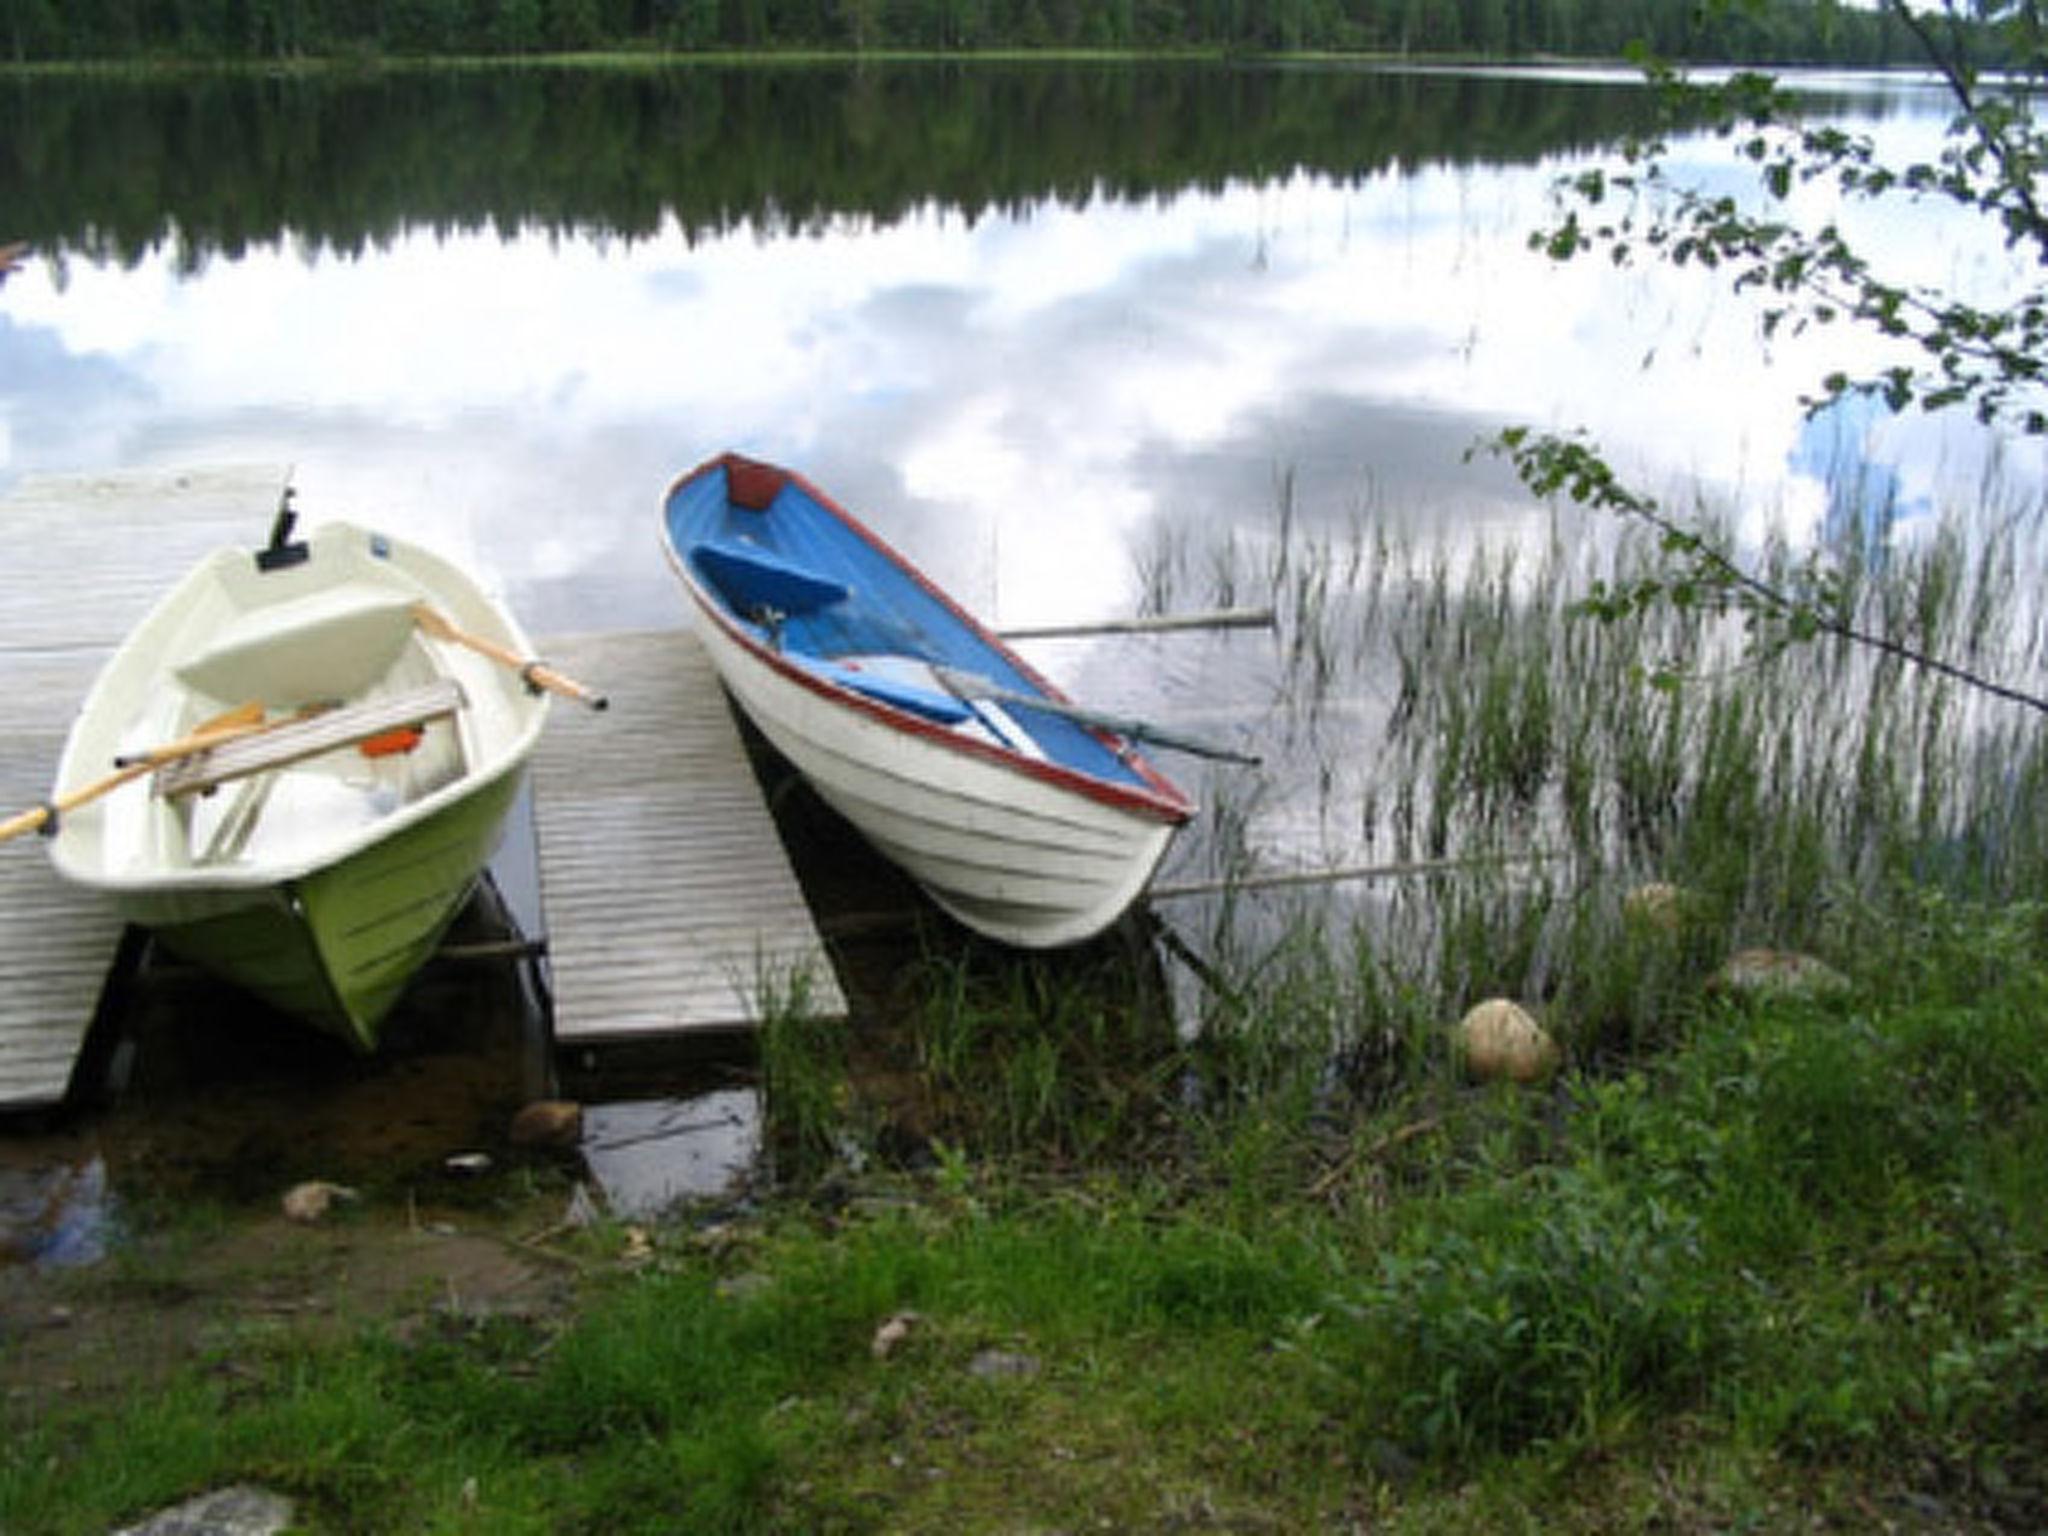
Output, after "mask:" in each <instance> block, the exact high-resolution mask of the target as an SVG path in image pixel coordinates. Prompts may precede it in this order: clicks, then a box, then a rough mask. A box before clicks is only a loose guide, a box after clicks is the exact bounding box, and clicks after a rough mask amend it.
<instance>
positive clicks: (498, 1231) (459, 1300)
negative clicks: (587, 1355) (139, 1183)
mask: <svg viewBox="0 0 2048 1536" xmlns="http://www.w3.org/2000/svg"><path fill="white" fill-rule="evenodd" d="M539 1221H540V1217H539V1214H538V1212H537V1211H536V1212H530V1213H521V1214H520V1215H519V1216H517V1217H514V1218H509V1219H504V1220H500V1221H498V1222H495V1223H490V1224H479V1222H478V1221H477V1219H476V1218H475V1217H474V1216H473V1215H472V1214H469V1213H440V1214H430V1213H423V1212H420V1211H417V1210H410V1211H392V1210H384V1209H376V1208H369V1209H361V1208H356V1207H345V1208H341V1209H339V1210H338V1212H337V1214H336V1215H334V1216H333V1217H331V1218H330V1219H329V1220H328V1221H327V1222H325V1223H322V1224H320V1225H317V1226H308V1225H305V1224H302V1223H298V1222H292V1221H288V1220H286V1219H285V1218H284V1217H283V1216H282V1215H277V1216H264V1217H257V1218H252V1219H248V1220H241V1221H236V1222H233V1223H230V1224H228V1225H226V1226H224V1227H223V1228H222V1229H221V1230H219V1231H214V1232H206V1233H198V1232H193V1231H179V1232H176V1233H166V1234H160V1235H157V1236H152V1237H145V1238H142V1239H139V1240H136V1241H133V1242H130V1243H124V1244H123V1245H121V1246H120V1247H119V1248H118V1249H117V1250H116V1251H114V1252H113V1253H112V1254H110V1255H109V1256H108V1257H107V1258H106V1259H105V1260H103V1261H101V1262H100V1263H98V1264H95V1265H92V1266H90V1267H85V1268H71V1269H52V1268H36V1267H32V1266H14V1267H10V1268H7V1269H0V1349H4V1351H5V1355H6V1359H7V1378H8V1380H7V1394H6V1401H7V1408H8V1414H9V1416H10V1417H13V1416H17V1415H20V1414H23V1413H24V1412H25V1413H28V1414H31V1415H33V1414H35V1413H37V1412H39V1411H42V1410H44V1409H46V1408H48V1407H52V1406H56V1405H58V1404H61V1403H65V1402H72V1403H81V1402H90V1401H93V1400H96V1399H101V1398H111V1397H117V1396H120V1397H126V1396H130V1395H132V1394H134V1393H135V1392H137V1391H138V1390H141V1389H144V1388H146V1387H147V1386H148V1385H149V1384H150V1383H152V1382H159V1381H162V1380H164V1379H165V1378H166V1377H167V1376H169V1375H170V1374H171V1373H172V1372H173V1371H175V1370H178V1369H180V1368H183V1367H185V1366H189V1365H193V1364H196V1363H205V1364H209V1365H212V1366H215V1367H217V1368H219V1369H222V1370H226V1371H233V1370H234V1369H235V1363H236V1359H237V1357H238V1355H240V1354H241V1353H243V1352H247V1351H252V1350H256V1349H259V1348H266V1347H270V1346H274V1345H276V1344H278V1343H280V1342H291V1341H294V1340H306V1341H317V1340H321V1339H328V1338H337V1337H347V1336H349V1335H352V1334H354V1333H357V1332H360V1331H361V1330H363V1329H365V1328H375V1329H381V1330H386V1331H389V1332H392V1333H394V1334H396V1335H398V1336H400V1337H404V1336H406V1335H407V1334H408V1333H410V1332H412V1331H414V1330H416V1329H418V1328H420V1327H423V1326H427V1325H432V1324H438V1323H445V1322H447V1321H449V1320H451V1319H452V1320H458V1321H464V1322H473V1321H478V1320H483V1319H488V1318H500V1317H513V1318H519V1319H523V1320H526V1321H530V1322H534V1323H538V1324H542V1325H547V1324H551V1323H554V1322H557V1321H560V1320H562V1319H564V1318H566V1317H567V1316H568V1314H569V1312H570V1309H571V1308H572V1306H573V1305H574V1302H575V1297H576V1288H577V1271H576V1268H575V1266H574V1265H573V1264H572V1263H571V1262H570V1261H569V1260H568V1259H566V1258H564V1257H562V1256H561V1255H559V1254H557V1253H554V1252H551V1251H550V1250H549V1249H548V1248H547V1247H546V1246H545V1245H544V1243H542V1242H540V1241H533V1240H530V1237H529V1236H528V1234H535V1233H540V1232H542V1231H543V1230H544V1228H543V1227H542V1226H541V1225H540V1224H539Z"/></svg>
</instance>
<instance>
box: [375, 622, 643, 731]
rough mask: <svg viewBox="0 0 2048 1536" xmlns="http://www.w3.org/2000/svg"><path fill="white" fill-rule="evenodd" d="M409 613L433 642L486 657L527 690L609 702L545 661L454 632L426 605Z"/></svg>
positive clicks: (596, 705) (595, 704)
mask: <svg viewBox="0 0 2048 1536" xmlns="http://www.w3.org/2000/svg"><path fill="white" fill-rule="evenodd" d="M412 614H413V618H414V619H415V620H416V621H417V622H418V624H419V626H420V628H421V629H424V630H425V631H426V632H427V633H428V634H430V635H432V636H433V637H434V638H435V639H436V640H446V641H449V642H451V643H452V644H455V645H461V646H467V647H468V648H469V649H470V650H472V651H475V652H476V653H477V654H478V655H479V656H488V657H489V658H490V659H491V660H492V661H495V662H497V663H498V664H499V665H500V666H505V667H510V668H511V669H512V670H513V671H514V672H517V673H518V674H519V676H520V678H521V679H522V680H523V681H524V682H525V683H526V686H527V687H529V688H532V689H535V690H536V691H537V690H539V689H542V688H545V689H547V690H548V691H549V692H550V693H559V694H561V695H562V696H563V697H564V698H570V699H575V700H577V701H578V702H580V703H584V704H588V705H589V706H590V707H591V708H592V709H604V708H606V707H607V706H608V705H609V704H610V703H611V700H609V699H607V698H606V697H605V696H604V695H603V694H601V693H595V692H593V691H592V690H590V689H588V688H586V687H584V686H583V684H581V683H579V682H577V681H576V680H575V679H574V678H571V677H564V676H563V675H562V674H561V673H560V672H557V671H556V670H555V669H554V668H553V667H550V666H548V665H547V664H546V663H545V662H540V661H536V660H534V659H533V658H532V657H529V656H521V655H519V654H518V653H517V652H515V651H511V650H508V649H506V648H505V647H504V646H502V645H500V644H498V642H497V641H495V640H487V639H485V638H484V637H483V636H482V635H473V634H471V633H470V632H469V631H468V630H466V629H458V628H457V627H456V625H455V623H454V621H453V620H451V619H450V618H449V617H448V616H447V615H446V614H444V613H442V612H441V611H440V610H439V609H438V608H435V607H433V606H432V605H431V604H429V603H414V604H413V608H412Z"/></svg>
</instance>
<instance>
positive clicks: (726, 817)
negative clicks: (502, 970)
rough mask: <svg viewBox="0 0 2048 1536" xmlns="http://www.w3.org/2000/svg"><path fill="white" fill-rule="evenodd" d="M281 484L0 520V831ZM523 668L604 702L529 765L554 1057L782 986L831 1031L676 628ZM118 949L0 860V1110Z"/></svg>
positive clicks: (54, 509)
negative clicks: (105, 666)
mask: <svg viewBox="0 0 2048 1536" xmlns="http://www.w3.org/2000/svg"><path fill="white" fill-rule="evenodd" d="M284 480H285V471H284V469H283V468H282V467H281V466H280V467H274V468H273V467H271V466H251V467H248V468H232V469H218V470H195V471H188V472H157V473H132V474H119V475H102V476H66V477H61V478H57V477H53V478H50V479H47V480H27V481H24V482H22V483H21V484H19V485H17V486H15V487H14V488H12V489H11V490H10V491H9V492H8V493H7V494H6V495H5V496H4V497H0V527H4V528H5V529H6V530H7V534H8V542H9V547H10V549H11V551H12V552H13V553H12V554H11V555H10V557H9V559H8V561H7V562H6V564H5V566H4V567H0V677H4V678H5V680H6V684H7V689H8V695H9V711H8V729H7V730H6V731H5V732H0V816H4V815H8V814H11V813H13V812H14V811H17V810H23V809H26V808H28V807H29V806H32V805H35V804H36V803H38V802H39V801H41V800H42V799H43V797H44V796H45V795H47V794H48V793H49V789H50V781H51V779H52V777H53V776H54V774H55V772H56V766H57V759H58V757H59V755H60V754H61V752H62V749H63V743H64V737H65V735H66V733H67V732H68V731H69V730H70V726H71V721H72V718H73V716H74V714H75V712H76V710H77V708H78V705H79V703H80V702H81V700H82V699H83V696H84V693H85V690H86V688H87V686H88V685H89V684H90V682H91V680H92V678H93V675H94V674H95V673H96V672H97V671H98V669H99V666H100V664H101V663H102V662H103V661H104V660H105V658H106V657H107V656H108V655H109V654H111V652H112V651H113V649H114V647H115V646H116V645H117V644H118V643H119V641H120V640H121V638H122V637H123V636H124V635H125V634H126V633H127V632H128V630H129V629H130V628H131V627H133V625H134V624H135V623H136V622H137V621H138V620H139V619H140V618H141V617H142V615H143V614H144V613H145V612H146V611H147V610H148V608H149V606H150V605H151V604H152V603H154V602H155V601H156V599H157V598H158V597H159V596H161V595H162V593H163V592H164V591H165V590H166V589H167V588H168V587H169V586H170V584H171V583H172V582H173V581H174V580H176V578H177V577H178V576H180V575H182V574H183V573H184V572H185V570H186V569H188V568H189V567H190V566H191V565H192V563H193V562H194V561H196V560H198V559H200V558H201V557H202V556H203V555H205V554H206V553H207V552H209V551H210V550H213V549H215V548H217V547H219V546H220V545H222V544H227V543H238V544H243V545H246V546H249V547H251V548H253V547H255V546H257V545H259V544H261V543H262V542H263V539H264V538H265V536H266V535H267V534H268V532H269V527H270V518H271V516H272V514H273V513H274V511H275V509H276V505H277V497H278V491H279V488H280V487H281V486H282V485H283V484H284ZM321 520H322V519H321V517H320V516H319V515H318V514H316V513H314V512H312V511H310V510H309V511H308V513H307V516H306V520H305V521H306V524H307V525H308V526H310V525H312V524H314V523H317V522H319V521H321ZM680 618H681V611H680V605H679V607H678V620H679V621H680ZM543 649H544V651H546V653H547V655H548V658H549V659H550V660H552V661H554V662H556V663H557V664H558V665H560V666H561V667H562V668H563V670H565V671H567V672H570V673H571V674H572V675H575V676H578V677H580V678H583V679H585V680H587V681H589V682H591V683H593V684H594V685H596V686H599V687H601V688H603V689H605V690H606V691H607V692H609V693H610V695H611V697H612V700H613V706H612V708H611V710H610V711H608V712H607V713H604V714H601V715H594V714H591V713H590V712H589V711H587V710H583V709H581V708H579V707H578V706H576V705H574V704H571V703H569V702H567V701H561V702H559V703H558V705H557V707H556V709H555V711H554V715H553V718H552V720H551V721H550V724H549V730H548V732H547V733H546V736H545V738H544V744H543V747H542V751H541V754H540V756H539V758H538V760H537V761H536V764H535V773H534V782H535V793H534V803H535V816H536V819H537V822H538V830H537V842H538V846H539V852H540V886H541V899H542V902H543V908H542V910H543V912H544V915H545V923H546V927H547V930H548V931H547V933H546V939H547V943H548V953H549V961H550V970H551V981H552V988H551V990H552V995H553V999H554V1007H555V1020H556V1028H557V1032H558V1037H559V1040H560V1042H561V1043H562V1044H564V1045H576V1044H584V1043H589V1044H599V1043H605V1042H615V1041H645V1040H650V1039H654V1038H659V1037H663V1036H665V1035H670V1034H674V1033H676V1032H683V1033H685V1034H692V1033H694V1034H698V1035H702V1034H704V1033H707V1032H711V1033H725V1032H744V1031H746V1030H749V1029H751V1028H753V1027H754V1026H756V1025H757V1024H758V1023H759V1021H760V1018H761V1010H762V1009H763V1007H764V1006H766V1005H767V1004H768V1003H769V1002H771V1001H773V1000H774V998H775V997H777V996H781V995H786V989H787V988H788V987H789V986H790V985H791V978H793V977H794V976H797V975H799V974H801V975H803V976H805V977H807V978H808V986H809V993H808V999H807V1001H808V1005H809V1006H810V1007H811V1008H812V1009H813V1010H814V1011H816V1012H818V1013H821V1014H824V1015H826V1016H833V1017H837V1016H843V1015H844V1014H845V1011H846V1005H845V1001H844V998H843V996H842V994H841V992H840V990H839V986H838V982H837V980H836V978H835V977H834V975H833V972H832V967H831V965H830V963H829V961H828V960H827V958H826V956H825V953H824V946H823V943H822V941H821V940H820V939H819V937H818V934H817V930H816V927H815V925H814V924H813V922H812V920H811V917H810V913H809V909H808V908H807V907H806V906H805V905H804V901H803V897H802V894H801V892H800V890H799V888H798V886H797V884H796V878H795V875H794V874H793V872H792V871H791V869H790V867H789V862H788V858H787V855H786V854H785V853H784V851H783V848H782V844H781V841H780V839H779V838H778V836H777V834H776V832H775V828H774V824H773V822H772V820H771V818H770V817H769V814H768V810H767V807H766V805H765V804H763V802H762V799H761V794H760V790H759V787H758V785H757V784H756V782H755V779H754V776H753V772H752V770H751V768H750V767H749V766H748V764H747V761H746V753H745V749H744V747H743V746H742V745H741V742H740V739H739V734H738V731H737V728H736V727H735V725H734V723H733V720H732V717H731V713H730V711H729V709H728V708H727V706H726V703H725V697H724V694H723V692H722V691H721V690H720V688H719V686H718V683H717V680H716V678H715V676H714V675H713V673H712V671H711V667H710V663H709V660H708V659H707V658H706V657H705V655H704V653H703V649H702V647H701V646H699V645H698V644H697V642H696V641H695V639H694V638H693V637H691V636H689V635H688V634H687V632H686V631H684V630H682V629H680V628H678V629H676V630H674V631H661V632H657V633H641V634H612V635H591V636H581V637H576V638H572V639H567V640H561V641H554V642H548V643H544V644H543ZM120 933H121V924H120V922H119V920H118V919H117V918H116V917H115V916H114V914H113V913H112V911H111V910H110V909H108V908H107V907H106V906H105V905H104V904H102V903H101V902H100V901H98V900H97V899H96V898H94V897H92V896H91V895H90V894H88V893H85V892H81V891H78V890H76V889H75V888H73V887H71V886H69V885H67V884H66V883H64V882H63V881H61V880H59V879H58V878H57V877H56V875H55V873H54V872H53V871H52V870H51V869H50V866H49V860H48V859H47V857H45V855H44V852H43V850H42V849H41V847H39V846H38V845H37V844H36V843H35V841H34V840H33V839H20V840H17V841H16V842H13V843H10V844H7V845H4V846H0V1110H5V1109H26V1108H36V1107H42V1106H47V1105H51V1104H55V1103H57V1102H59V1101H60V1100H61V1099H62V1098H63V1097H64V1094H65V1092H66V1090H67V1086H68V1084H69V1081H70V1077H71V1074H72V1070H73V1066H74V1064H75V1062H76V1060H77V1057H78V1056H79V1054H80V1052H81V1051H82V1049H83V1048H84V1044H85V1037H86V1034H87V1032H88V1030H89V1028H90V1026H91V1024H92V1021H93V1016H94V1013H95V1011H96V1010H97V1008H98V1006H99V1003H100V996H101V992H102V990H103V988H104V986H105V984H106V980H107V974H108V969H109V965H110V963H111V962H112V960H113V958H114V955H115V951H116V949H117V946H118V942H119V938H120Z"/></svg>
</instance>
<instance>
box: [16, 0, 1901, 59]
mask: <svg viewBox="0 0 2048 1536" xmlns="http://www.w3.org/2000/svg"><path fill="white" fill-rule="evenodd" d="M1632 43H1642V44H1646V45H1647V46H1649V47H1650V48H1651V49H1652V50H1653V51H1655V52H1656V53H1657V54H1658V55H1660V56H1662V57H1665V58H1669V59H1676V60H1697V61H1705V60H1717V61H1729V62H1743V63H1771V64H1791V63H1831V64H1840V65H1852V66H1870V65H1885V64H1890V63H1894V62H1901V61H1906V60H1909V59H1910V58H1912V57H1913V53H1912V50H1911V48H1910V45H1909V41H1908V39H1907V38H1906V36H1905V34H1904V32H1903V30H1902V29H1901V28H1900V27H1899V26H1898V24H1897V23H1896V22H1895V21H1894V20H1893V19H1891V18H1890V17H1888V16H1887V15H1885V14H1883V13H1880V12H1873V11H1867V10H1863V9H1859V8H1854V7H1849V6H1836V5H1825V4H1820V3H1817V0H1772V3H1769V4H1765V5H1759V6H1754V7H1747V6H1746V7H1710V8H1706V11H1705V14H1703V13H1702V7H1700V6H1699V4H1698V3H1697V0H0V50H4V52H5V55H6V56H7V57H9V58H12V59H14V60H16V61H18V62H31V61H39V60H55V59H133V58H152V57H164V58H189V59H276V58H301V57H325V56H344V57H347V56H354V57H365V58H375V57H381V56H385V55H400V56H422V55H471V54H483V55H519V54H537V53H549V52H575V51H582V50H591V49H600V48H661V49H679V50H685V51H693V50H709V49H720V48H748V49H753V48H769V49H793V48H824V49H834V50H840V49H851V50H857V51H858V50H869V49H919V50H942V51H953V50H962V51H964V50H972V49H993V48H1025V49H1039V48H1068V49H1072V48H1105V49H1176V48H1205V49H1213V48H1223V49H1232V50H1247V51H1268V50H1296V49H1314V48H1328V49H1348V50H1370V51H1375V52H1386V53H1395V54H1442V53H1460V54H1482V55H1486V56H1489V57H1500V58H1529V57H1535V56H1540V55H1562V56H1570V57H1580V58H1585V57H1609V58H1611V57H1615V56H1617V55H1619V54H1620V53H1621V52H1622V51H1623V50H1624V49H1625V48H1626V47H1628V46H1629V45H1630V44H1632Z"/></svg>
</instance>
